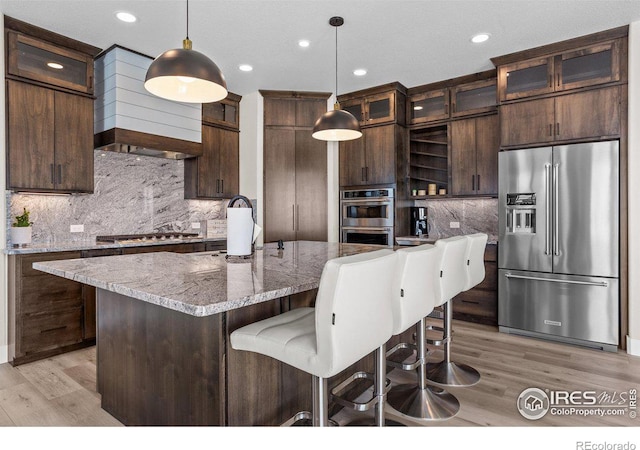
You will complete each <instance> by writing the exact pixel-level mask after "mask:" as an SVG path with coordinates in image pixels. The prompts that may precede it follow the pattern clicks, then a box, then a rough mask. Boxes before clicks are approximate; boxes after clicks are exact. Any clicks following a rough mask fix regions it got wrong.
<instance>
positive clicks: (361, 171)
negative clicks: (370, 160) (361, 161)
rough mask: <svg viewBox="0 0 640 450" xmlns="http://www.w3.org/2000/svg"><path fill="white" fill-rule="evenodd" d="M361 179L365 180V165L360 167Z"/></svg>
mask: <svg viewBox="0 0 640 450" xmlns="http://www.w3.org/2000/svg"><path fill="white" fill-rule="evenodd" d="M360 181H364V167H361V168H360Z"/></svg>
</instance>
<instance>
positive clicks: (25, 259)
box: [19, 252, 80, 278]
mask: <svg viewBox="0 0 640 450" xmlns="http://www.w3.org/2000/svg"><path fill="white" fill-rule="evenodd" d="M19 258H20V271H21V275H22V277H34V276H45V275H47V274H46V273H44V272H41V271H39V270H36V269H34V268H33V267H31V265H32V264H33V263H34V262H39V261H55V260H58V259H75V258H80V252H52V253H36V254H33V255H20V256H19ZM57 278H59V277H57Z"/></svg>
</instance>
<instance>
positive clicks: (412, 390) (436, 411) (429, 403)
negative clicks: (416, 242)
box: [387, 244, 460, 421]
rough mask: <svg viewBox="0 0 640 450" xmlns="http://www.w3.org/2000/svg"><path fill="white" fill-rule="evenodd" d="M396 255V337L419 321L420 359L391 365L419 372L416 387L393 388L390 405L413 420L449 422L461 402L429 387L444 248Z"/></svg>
mask: <svg viewBox="0 0 640 450" xmlns="http://www.w3.org/2000/svg"><path fill="white" fill-rule="evenodd" d="M396 254H397V255H398V259H397V262H396V265H397V268H396V273H395V276H394V280H393V285H392V286H393V288H392V290H393V294H392V298H393V301H392V308H393V334H394V335H397V334H400V333H402V332H404V331H405V330H407V329H409V327H411V326H414V325H416V321H417V322H418V323H417V333H416V343H417V358H416V361H415V362H414V363H412V364H404V363H403V364H396V363H394V362H393V361H387V363H388V364H390V365H392V366H394V367H396V368H399V369H402V370H416V372H417V375H418V380H417V383H415V384H402V385H397V386H393V387H392V388H391V389H390V390H389V392H388V394H387V404H388V406H390V407H391V408H393V409H395V410H396V411H397V412H398V413H399V414H400V415H402V416H404V417H406V418H408V419H411V420H416V419H418V420H425V421H426V420H442V419H449V418H451V417H453V416H455V415H456V414H457V413H458V411H459V410H460V402H458V399H456V398H455V397H454V396H453V395H451V394H450V393H448V392H446V391H444V390H442V389H440V388H433V387H431V386H428V385H427V378H426V357H427V349H426V340H425V326H426V317H427V316H428V315H429V314H430V313H431V311H433V308H434V306H435V303H436V299H437V300H438V301H439V300H440V282H439V275H440V267H441V263H442V248H441V247H434V246H433V245H428V244H427V245H421V246H419V247H412V248H407V249H404V248H403V249H399V250H397V251H396ZM396 347H404V344H398V346H396ZM396 347H394V349H393V350H391V351H390V352H389V355H390V354H391V353H393V351H394V350H395V349H396Z"/></svg>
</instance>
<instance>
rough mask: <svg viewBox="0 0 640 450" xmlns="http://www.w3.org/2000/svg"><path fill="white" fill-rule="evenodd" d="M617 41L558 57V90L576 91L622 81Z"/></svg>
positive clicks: (556, 81)
mask: <svg viewBox="0 0 640 450" xmlns="http://www.w3.org/2000/svg"><path fill="white" fill-rule="evenodd" d="M619 58H620V51H619V48H618V45H617V41H614V42H609V43H606V44H601V45H596V46H592V47H588V48H584V49H581V50H576V51H573V52H569V53H563V54H562V55H558V56H557V57H556V80H555V83H556V86H555V88H556V90H563V89H574V88H580V87H584V86H591V85H595V84H603V83H608V82H612V81H618V80H619V79H620V61H619Z"/></svg>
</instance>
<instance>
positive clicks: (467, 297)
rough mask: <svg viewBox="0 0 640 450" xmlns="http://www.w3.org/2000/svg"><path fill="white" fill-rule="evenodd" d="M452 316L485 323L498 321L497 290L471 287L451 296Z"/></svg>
mask: <svg viewBox="0 0 640 450" xmlns="http://www.w3.org/2000/svg"><path fill="white" fill-rule="evenodd" d="M453 318H454V319H462V320H469V321H472V322H480V323H486V324H493V325H495V324H497V323H498V291H497V290H495V291H488V290H484V289H480V288H479V287H476V288H473V289H471V290H469V291H467V292H463V293H461V294H458V295H457V296H456V297H454V298H453Z"/></svg>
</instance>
